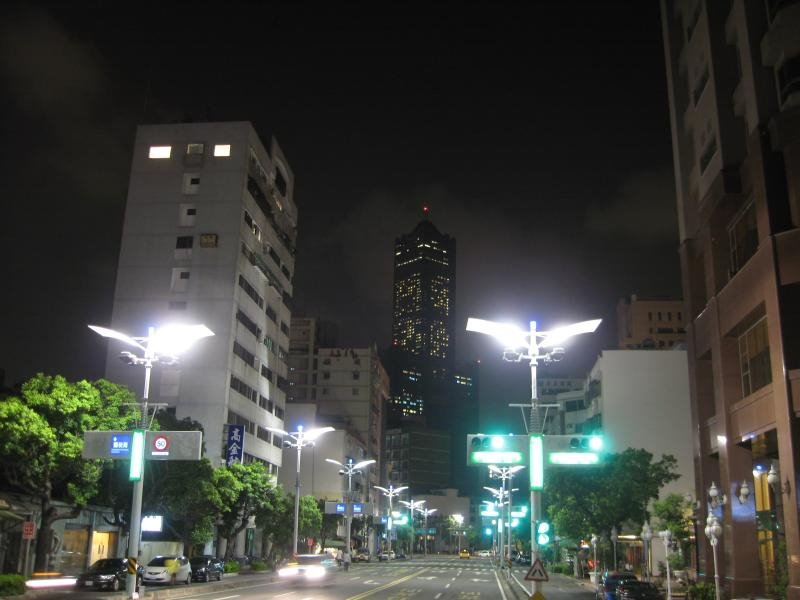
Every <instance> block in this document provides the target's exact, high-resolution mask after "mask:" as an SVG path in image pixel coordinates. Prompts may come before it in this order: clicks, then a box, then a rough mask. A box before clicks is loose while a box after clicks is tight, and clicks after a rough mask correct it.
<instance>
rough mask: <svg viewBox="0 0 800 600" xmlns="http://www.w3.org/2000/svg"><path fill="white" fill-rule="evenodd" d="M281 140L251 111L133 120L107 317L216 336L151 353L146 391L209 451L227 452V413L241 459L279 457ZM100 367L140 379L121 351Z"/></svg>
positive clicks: (284, 210) (284, 337)
mask: <svg viewBox="0 0 800 600" xmlns="http://www.w3.org/2000/svg"><path fill="white" fill-rule="evenodd" d="M293 189H294V176H293V175H292V171H291V170H290V169H289V165H288V163H287V162H286V159H285V157H284V156H283V154H282V153H281V150H280V148H279V147H278V144H277V143H276V142H275V140H273V141H272V143H271V145H270V148H269V151H267V149H266V148H265V147H264V146H263V145H262V143H261V140H260V139H259V137H258V135H257V134H256V132H255V130H254V129H253V127H252V125H251V124H250V123H247V122H231V123H183V124H174V125H146V126H141V127H139V129H138V131H137V135H136V143H135V146H134V156H133V164H132V167H131V176H130V184H129V190H128V200H127V207H126V211H125V222H124V226H123V232H122V245H121V250H120V257H119V267H118V272H117V284H116V291H115V296H114V308H113V316H112V322H111V326H112V327H113V328H114V329H118V330H121V331H124V332H126V333H128V334H129V335H146V333H147V327H148V326H150V325H153V326H159V325H162V324H166V323H204V324H205V325H206V326H208V327H209V328H210V329H211V330H212V331H213V332H214V337H211V338H207V339H204V340H202V341H201V342H199V343H197V344H196V345H195V346H194V347H192V348H191V350H190V351H189V352H188V353H186V354H185V355H184V356H183V357H182V358H181V361H180V363H179V364H178V365H176V366H163V367H162V366H158V365H157V366H156V368H155V369H154V370H153V380H152V383H151V386H150V401H151V402H158V403H165V404H166V405H167V410H173V411H175V413H176V414H177V416H178V417H181V418H182V417H191V418H192V419H195V420H197V421H199V422H200V423H202V425H203V428H204V431H205V436H204V443H205V452H206V454H207V456H208V457H209V458H210V459H211V461H212V463H213V464H215V465H220V464H223V462H224V461H225V459H226V445H227V444H226V431H227V425H228V424H239V425H243V426H244V428H245V429H244V430H245V434H244V454H243V459H244V460H245V461H253V460H258V461H262V462H264V463H265V464H266V466H267V468H268V470H269V471H270V473H273V474H277V470H278V467H280V465H281V440H279V439H277V438H275V437H273V436H272V434H271V433H270V432H269V431H267V429H266V427H268V426H271V427H278V428H283V416H284V408H285V402H286V390H287V389H288V379H287V363H286V361H287V356H288V348H289V323H290V321H291V314H290V308H289V306H290V302H291V296H292V275H293V272H294V256H295V235H296V224H297V209H296V207H295V204H294V201H293V199H292V196H293ZM119 350H120V348H119V347H118V346H117V345H116V344H114V343H112V344H110V347H109V354H108V360H107V366H106V374H107V377H108V378H109V379H111V380H113V381H118V382H121V383H125V384H127V385H128V386H130V387H131V389H133V390H137V391H139V390H141V386H142V378H143V376H142V372H141V370H139V369H134V368H131V367H127V366H125V365H123V364H122V363H121V362H120V361H119V360H118V355H119Z"/></svg>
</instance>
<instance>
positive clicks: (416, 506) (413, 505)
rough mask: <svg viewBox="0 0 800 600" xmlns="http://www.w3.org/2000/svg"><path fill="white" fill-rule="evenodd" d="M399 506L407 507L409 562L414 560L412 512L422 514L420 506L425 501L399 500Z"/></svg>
mask: <svg viewBox="0 0 800 600" xmlns="http://www.w3.org/2000/svg"><path fill="white" fill-rule="evenodd" d="M400 504H402V505H404V506H407V507H408V515H409V521H410V522H411V550H410V551H409V560H413V559H414V539H415V538H416V534H415V533H414V511H415V510H416V511H417V512H422V505H423V504H425V500H414V499H413V498H412V499H411V500H410V501H408V502H406V501H405V500H400Z"/></svg>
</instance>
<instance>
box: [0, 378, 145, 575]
mask: <svg viewBox="0 0 800 600" xmlns="http://www.w3.org/2000/svg"><path fill="white" fill-rule="evenodd" d="M135 401H136V398H135V396H134V395H133V393H132V392H131V391H130V390H128V388H126V387H124V386H121V385H117V384H114V383H111V382H109V381H106V380H102V379H101V380H99V381H96V382H94V383H90V382H88V381H78V382H75V383H70V382H68V381H67V380H66V379H64V378H63V377H61V376H60V375H55V376H49V375H43V374H41V373H40V374H38V375H36V376H35V377H32V378H31V379H29V380H28V381H26V382H25V383H23V384H22V390H21V393H19V394H18V395H12V396H8V397H6V398H3V399H0V469H2V472H3V475H4V477H5V478H6V480H7V481H8V482H9V483H10V484H11V485H12V486H14V487H16V488H18V489H19V490H21V491H23V492H25V493H27V494H30V495H32V496H35V497H36V498H38V500H39V506H40V508H41V525H40V528H39V533H38V535H37V538H36V561H35V563H34V570H37V571H46V570H47V568H48V563H49V554H50V549H51V547H52V535H53V531H52V526H53V524H54V523H55V522H56V521H58V520H61V519H69V518H74V517H77V516H78V514H79V513H80V510H81V508H83V507H84V506H85V505H86V504H87V503H88V501H89V499H90V498H92V497H93V496H94V495H95V494H96V492H97V488H98V481H99V479H100V474H101V471H102V462H103V461H99V460H84V459H83V458H81V451H82V450H83V433H84V432H85V431H99V430H111V431H114V430H125V429H128V428H129V427H130V426H132V425H133V424H134V423H136V421H137V419H138V414H137V411H136V410H133V409H131V408H129V407H127V406H125V404H126V403H132V402H135ZM56 498H58V499H60V500H63V501H64V502H67V503H68V504H71V505H72V508H71V509H69V510H65V511H59V510H58V509H57V508H56V507H55V506H53V500H54V499H56Z"/></svg>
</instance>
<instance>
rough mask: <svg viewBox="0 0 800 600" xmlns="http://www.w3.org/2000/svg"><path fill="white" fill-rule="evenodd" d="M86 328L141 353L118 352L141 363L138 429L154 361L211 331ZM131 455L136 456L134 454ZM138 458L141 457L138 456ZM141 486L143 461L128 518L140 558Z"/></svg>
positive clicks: (132, 548) (170, 361) (133, 553)
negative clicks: (134, 332)
mask: <svg viewBox="0 0 800 600" xmlns="http://www.w3.org/2000/svg"><path fill="white" fill-rule="evenodd" d="M89 329H91V330H92V331H94V332H95V333H97V334H99V335H101V336H103V337H104V338H108V339H112V340H117V341H119V342H122V343H123V344H126V345H128V346H131V347H132V348H135V349H137V350H139V351H140V352H141V353H142V356H138V355H136V354H134V353H133V352H131V351H129V350H125V351H123V352H121V353H120V358H121V359H122V361H123V362H125V363H126V364H128V365H131V366H135V367H144V391H143V393H142V403H141V404H142V421H141V425H140V427H141V429H142V430H147V428H148V426H149V424H148V422H147V418H148V410H147V405H148V402H147V401H148V398H149V396H150V371H151V370H152V369H153V365H155V364H156V363H160V364H162V365H174V364H177V362H178V357H179V356H180V355H181V354H182V353H183V352H185V351H186V350H188V348H189V347H190V346H191V345H192V344H194V343H195V342H196V341H198V340H201V339H203V338H205V337H209V336H212V335H214V333H213V332H212V331H211V330H210V329H209V328H208V327H206V326H205V325H165V326H163V327H159V328H155V327H148V328H147V335H146V336H144V337H133V336H129V335H127V334H125V333H122V332H120V331H116V330H114V329H109V328H107V327H100V326H99V325H89ZM133 458H134V459H135V458H136V457H133ZM139 458H141V457H139ZM143 490H144V463H142V466H141V472H140V473H139V474H138V478H137V479H135V480H134V482H133V500H132V502H131V521H130V532H129V537H128V556H130V557H132V558H133V559H134V560H138V558H139V538H140V537H141V535H142V493H143ZM125 591H126V592H127V594H128V597H129V598H133V597H134V596H135V594H136V575H135V574H131V573H128V578H127V580H126V582H125Z"/></svg>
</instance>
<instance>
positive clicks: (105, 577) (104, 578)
mask: <svg viewBox="0 0 800 600" xmlns="http://www.w3.org/2000/svg"><path fill="white" fill-rule="evenodd" d="M97 578H98V579H99V580H100V581H111V580H112V579H114V576H113V575H98V576H97Z"/></svg>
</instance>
